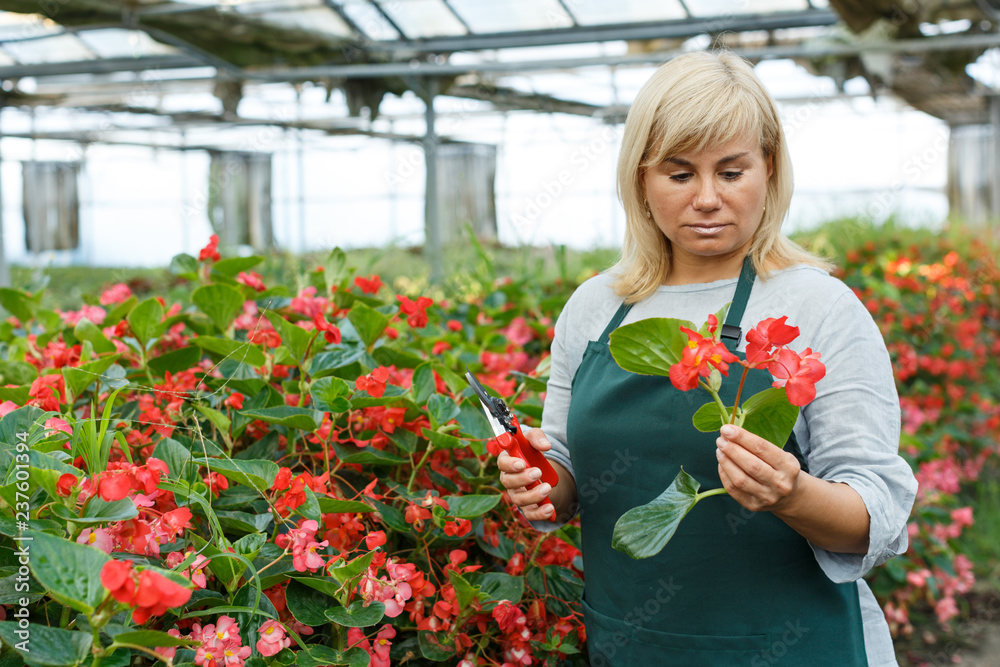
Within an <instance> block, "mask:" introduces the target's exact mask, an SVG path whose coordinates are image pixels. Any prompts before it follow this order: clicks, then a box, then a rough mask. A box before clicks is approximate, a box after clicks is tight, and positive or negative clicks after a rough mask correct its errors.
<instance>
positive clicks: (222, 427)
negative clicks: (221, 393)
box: [194, 403, 231, 435]
mask: <svg viewBox="0 0 1000 667" xmlns="http://www.w3.org/2000/svg"><path fill="white" fill-rule="evenodd" d="M194 409H195V410H197V411H198V412H200V413H201V414H203V415H205V417H206V418H207V419H208V421H209V422H211V423H212V426H214V427H215V428H217V429H218V430H219V432H220V433H223V434H226V435H228V434H229V427H230V425H231V422H230V421H229V417H227V416H226V414H225V413H224V412H220V411H218V410H216V409H215V408H210V407H208V406H207V405H199V404H198V403H195V404H194Z"/></svg>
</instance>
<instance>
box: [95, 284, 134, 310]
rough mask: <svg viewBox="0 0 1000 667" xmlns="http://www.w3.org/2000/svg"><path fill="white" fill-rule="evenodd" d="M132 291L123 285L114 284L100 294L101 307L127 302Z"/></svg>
mask: <svg viewBox="0 0 1000 667" xmlns="http://www.w3.org/2000/svg"><path fill="white" fill-rule="evenodd" d="M130 296H132V290H131V289H129V286H128V285H126V284H125V283H116V284H114V285H112V286H111V287H109V288H108V289H106V290H104V291H103V292H102V293H101V305H102V306H110V305H111V304H113V303H121V302H123V301H128V299H129V297H130Z"/></svg>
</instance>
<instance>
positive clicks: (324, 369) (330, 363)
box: [309, 341, 368, 378]
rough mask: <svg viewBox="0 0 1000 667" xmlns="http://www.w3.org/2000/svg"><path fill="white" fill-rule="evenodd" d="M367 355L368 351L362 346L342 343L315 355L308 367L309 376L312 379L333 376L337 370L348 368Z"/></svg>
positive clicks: (347, 342)
mask: <svg viewBox="0 0 1000 667" xmlns="http://www.w3.org/2000/svg"><path fill="white" fill-rule="evenodd" d="M367 355H368V351H367V350H366V349H365V346H364V345H360V344H359V343H352V342H349V341H344V342H342V343H341V344H340V345H334V346H333V348H332V349H329V350H326V351H325V352H320V353H319V354H317V355H316V356H315V357H314V358H313V360H312V366H310V367H309V374H310V375H312V376H313V377H314V378H320V377H325V376H327V375H334V374H335V373H336V370H337V369H338V368H343V367H344V366H350V365H351V364H353V363H354V362H356V361H359V360H361V359H364V358H365V357H366V356H367Z"/></svg>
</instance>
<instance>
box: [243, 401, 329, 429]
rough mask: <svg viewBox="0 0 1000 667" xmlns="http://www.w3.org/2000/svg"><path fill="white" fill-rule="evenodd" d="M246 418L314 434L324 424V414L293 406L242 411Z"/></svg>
mask: <svg viewBox="0 0 1000 667" xmlns="http://www.w3.org/2000/svg"><path fill="white" fill-rule="evenodd" d="M242 414H243V415H244V416H245V417H251V418H253V419H260V420H261V421H265V422H267V423H269V424H278V425H279V426H287V427H288V428H297V429H301V430H303V431H307V432H309V433H312V432H313V431H315V430H316V429H318V428H319V425H320V424H321V423H323V413H322V412H320V411H319V410H313V409H311V408H297V407H293V406H291V405H280V406H278V407H274V408H256V409H253V410H246V409H244V410H243V411H242Z"/></svg>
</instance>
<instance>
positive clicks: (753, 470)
mask: <svg viewBox="0 0 1000 667" xmlns="http://www.w3.org/2000/svg"><path fill="white" fill-rule="evenodd" d="M715 444H716V447H717V449H716V452H718V453H719V454H720V455H723V456H725V457H726V458H727V459H728V460H729V461H731V462H732V463H733V464H735V465H736V466H737V467H739V468H740V469H741V470H742V471H743V472H744V473H745V474H746V475H747V476H749V477H751V478H753V479H755V480H757V481H759V482H763V483H766V482H767V481H768V480H770V479H772V478H773V477H774V475H775V469H774V468H772V467H771V466H770V465H768V464H767V463H766V462H764V461H763V460H762V459H761V458H760V457H759V456H757V454H756V453H754V452H753V451H751V450H748V449H746V448H745V447H743V446H742V445H740V444H738V443H735V442H732V441H730V440H727V439H726V438H721V437H720V438H719V439H718V440H717V441H716V443H715ZM721 460H722V459H721V458H720V461H721Z"/></svg>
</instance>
